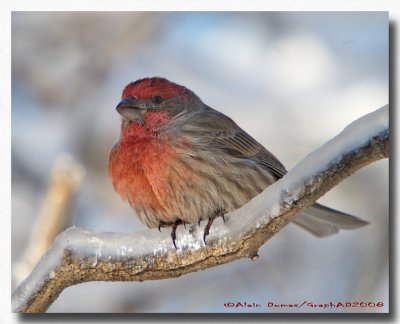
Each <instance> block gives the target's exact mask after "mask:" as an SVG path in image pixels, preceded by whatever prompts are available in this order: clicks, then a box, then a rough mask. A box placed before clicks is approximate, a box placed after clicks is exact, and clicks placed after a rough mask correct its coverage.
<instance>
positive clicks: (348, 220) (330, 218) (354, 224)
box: [293, 203, 369, 237]
mask: <svg viewBox="0 0 400 324" xmlns="http://www.w3.org/2000/svg"><path fill="white" fill-rule="evenodd" d="M293 223H296V224H297V225H299V226H301V227H302V228H304V229H305V230H307V231H308V232H310V233H312V234H314V235H315V236H318V237H324V236H329V235H333V234H336V233H337V232H339V230H341V229H346V230H352V229H356V228H359V227H362V226H365V225H368V224H369V222H367V221H365V220H362V219H361V218H358V217H355V216H352V215H349V214H345V213H342V212H340V211H337V210H334V209H331V208H328V207H325V206H323V205H320V204H317V203H315V204H314V205H312V206H311V207H309V208H307V209H304V210H303V211H301V213H300V214H299V215H297V216H296V217H295V219H294V220H293Z"/></svg>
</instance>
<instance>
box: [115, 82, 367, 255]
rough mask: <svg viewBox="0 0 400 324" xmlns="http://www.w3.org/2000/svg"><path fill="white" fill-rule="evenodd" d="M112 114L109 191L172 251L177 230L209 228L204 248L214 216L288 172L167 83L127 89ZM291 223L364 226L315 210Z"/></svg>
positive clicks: (320, 232) (324, 232)
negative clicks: (160, 233)
mask: <svg viewBox="0 0 400 324" xmlns="http://www.w3.org/2000/svg"><path fill="white" fill-rule="evenodd" d="M246 109H249V108H248V107H246ZM116 110H117V112H118V113H119V114H120V115H121V117H122V121H121V130H120V136H119V140H118V142H117V143H116V144H115V145H114V146H113V148H112V149H111V152H110V156H109V166H108V172H109V176H110V178H111V181H112V185H113V187H114V189H115V191H116V192H117V193H118V194H119V195H120V196H121V198H122V199H123V200H124V201H126V202H128V203H129V204H130V206H131V207H132V209H133V210H134V212H135V213H136V215H137V216H138V218H139V219H140V221H141V222H142V223H144V224H145V225H147V226H148V227H149V228H158V229H159V230H161V228H162V227H171V238H172V243H173V246H174V247H175V248H177V246H176V229H177V227H178V226H179V225H184V226H185V227H186V224H196V223H198V224H200V222H201V221H207V224H206V226H205V228H204V232H203V241H204V244H206V238H207V236H208V235H209V232H210V228H211V226H212V224H213V221H214V220H215V219H216V218H217V217H222V218H223V220H224V221H225V218H224V215H225V214H226V213H228V212H230V211H232V210H235V209H238V208H240V207H241V206H243V205H245V204H246V203H247V202H249V201H250V200H251V199H252V198H253V197H255V196H256V195H258V194H259V193H261V192H262V191H263V190H265V189H266V188H267V187H268V186H270V185H271V184H273V183H274V182H276V181H277V180H279V179H280V178H282V177H283V176H284V175H285V174H286V173H287V170H286V169H285V167H284V165H283V164H282V163H281V162H280V161H279V160H278V159H277V158H276V157H275V156H274V155H273V154H272V153H271V152H270V151H268V150H267V149H266V148H265V147H264V146H263V145H261V144H260V143H259V142H257V141H256V140H255V139H254V138H253V137H252V136H251V135H249V134H248V133H247V132H246V131H244V130H243V129H242V128H241V127H240V126H238V125H237V124H236V123H235V122H234V121H233V120H232V119H231V118H230V117H228V116H226V115H225V114H223V113H221V112H219V111H217V110H215V109H213V108H211V107H209V106H208V105H207V104H205V103H203V101H202V100H201V99H200V98H199V97H198V96H197V95H196V94H195V93H194V92H193V91H191V90H190V89H188V88H186V87H185V86H182V85H179V84H177V83H174V82H171V81H169V80H167V79H166V78H162V77H146V78H142V79H139V80H137V81H134V82H130V83H129V84H128V85H126V86H125V87H124V89H123V91H122V96H121V101H120V102H119V103H118V105H117V106H116ZM293 223H295V224H297V225H299V226H300V227H302V228H304V229H306V230H307V231H309V232H310V233H312V234H314V235H315V236H317V237H324V236H329V235H332V234H335V233H337V232H338V231H339V230H340V229H356V228H359V227H362V226H365V225H367V224H369V223H368V222H367V221H365V220H363V219H361V218H358V217H356V216H352V215H349V214H346V213H343V212H340V211H337V210H334V209H332V208H329V207H326V206H323V205H321V204H319V203H314V204H313V205H312V206H311V207H308V208H306V209H304V210H303V211H302V212H301V213H300V214H298V215H297V216H296V217H295V218H294V220H293Z"/></svg>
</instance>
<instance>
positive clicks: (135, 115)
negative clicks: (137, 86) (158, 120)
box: [116, 97, 146, 123]
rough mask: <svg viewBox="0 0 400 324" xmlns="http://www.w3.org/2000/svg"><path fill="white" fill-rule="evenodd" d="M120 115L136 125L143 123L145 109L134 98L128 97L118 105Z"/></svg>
mask: <svg viewBox="0 0 400 324" xmlns="http://www.w3.org/2000/svg"><path fill="white" fill-rule="evenodd" d="M116 109H117V111H118V113H119V114H120V115H121V116H122V117H123V118H126V119H128V120H130V121H132V122H135V123H142V122H143V114H144V113H145V111H146V110H145V109H143V108H140V106H139V102H138V100H137V99H135V98H133V97H126V98H125V99H123V100H122V101H121V102H120V103H119V104H118V105H117V108H116Z"/></svg>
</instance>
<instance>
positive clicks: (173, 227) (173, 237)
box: [171, 219, 186, 249]
mask: <svg viewBox="0 0 400 324" xmlns="http://www.w3.org/2000/svg"><path fill="white" fill-rule="evenodd" d="M181 224H183V226H185V228H186V225H185V222H184V221H183V220H181V219H178V220H176V221H175V222H173V223H172V231H171V238H172V243H173V244H174V247H175V249H178V248H177V247H176V243H175V240H176V229H177V227H178V225H181Z"/></svg>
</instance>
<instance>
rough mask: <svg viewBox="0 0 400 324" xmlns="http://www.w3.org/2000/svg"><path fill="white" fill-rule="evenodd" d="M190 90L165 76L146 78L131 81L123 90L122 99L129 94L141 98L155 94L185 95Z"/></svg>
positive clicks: (166, 96) (147, 97)
mask: <svg viewBox="0 0 400 324" xmlns="http://www.w3.org/2000/svg"><path fill="white" fill-rule="evenodd" d="M188 91H189V90H188V89H186V88H185V87H183V86H181V85H179V84H176V83H173V82H170V81H168V80H167V79H164V78H159V77H155V78H145V79H140V80H137V81H135V82H131V83H129V84H128V85H127V86H126V87H125V89H124V91H123V92H122V99H125V98H126V97H129V96H131V97H134V98H136V99H139V100H140V99H150V98H152V97H155V96H160V97H162V98H163V99H169V98H172V97H176V96H180V95H183V94H185V93H187V92H188Z"/></svg>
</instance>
